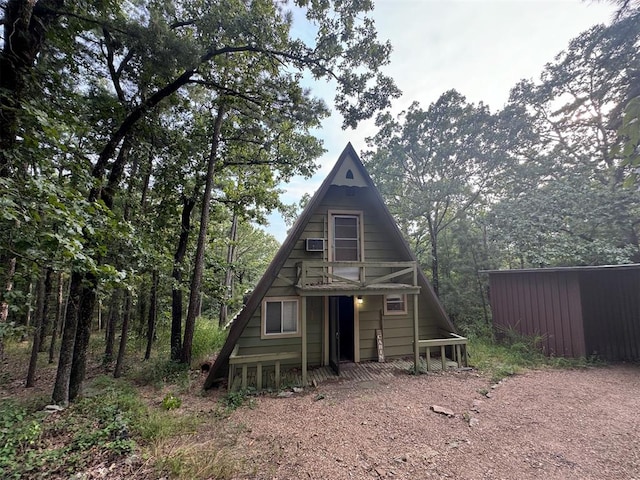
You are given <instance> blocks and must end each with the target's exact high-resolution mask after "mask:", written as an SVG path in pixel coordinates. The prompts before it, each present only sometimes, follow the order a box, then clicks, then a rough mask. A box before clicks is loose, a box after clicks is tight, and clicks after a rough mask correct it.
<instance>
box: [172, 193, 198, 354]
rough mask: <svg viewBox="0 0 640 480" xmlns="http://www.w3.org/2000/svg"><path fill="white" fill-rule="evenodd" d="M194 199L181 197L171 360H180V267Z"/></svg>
mask: <svg viewBox="0 0 640 480" xmlns="http://www.w3.org/2000/svg"><path fill="white" fill-rule="evenodd" d="M195 204H196V201H195V199H193V198H186V197H185V198H183V199H182V220H181V222H180V238H179V239H178V248H177V249H176V253H175V255H174V256H173V272H172V273H171V276H172V277H173V280H174V281H173V289H172V291H171V360H174V361H178V360H180V349H181V347H182V288H181V283H182V268H183V261H184V256H185V254H186V252H187V244H188V242H189V233H190V232H191V212H192V211H193V207H194V206H195Z"/></svg>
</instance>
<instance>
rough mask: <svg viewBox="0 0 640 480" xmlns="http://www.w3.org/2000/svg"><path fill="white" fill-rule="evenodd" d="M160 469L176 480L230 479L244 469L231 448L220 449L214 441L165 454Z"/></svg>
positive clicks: (195, 444)
mask: <svg viewBox="0 0 640 480" xmlns="http://www.w3.org/2000/svg"><path fill="white" fill-rule="evenodd" d="M158 468H159V469H160V470H161V471H163V472H166V473H168V474H169V475H171V476H172V477H174V478H190V479H193V480H200V479H202V480H204V479H209V478H215V479H220V480H224V479H230V478H235V477H236V476H237V473H238V471H240V470H241V469H242V462H241V461H240V460H239V459H237V458H235V456H234V451H233V449H232V448H230V447H223V448H219V447H218V446H217V445H216V444H215V443H214V441H213V440H209V441H206V442H203V443H192V444H188V445H184V446H181V447H176V448H174V449H172V450H170V451H169V452H167V453H165V454H164V455H163V456H162V457H161V459H160V461H159V464H158Z"/></svg>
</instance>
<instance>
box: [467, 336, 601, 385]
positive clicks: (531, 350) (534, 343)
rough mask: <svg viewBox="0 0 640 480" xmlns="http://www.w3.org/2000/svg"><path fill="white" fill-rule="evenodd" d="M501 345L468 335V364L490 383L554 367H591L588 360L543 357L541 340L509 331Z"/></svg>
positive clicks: (488, 338) (541, 338) (494, 341)
mask: <svg viewBox="0 0 640 480" xmlns="http://www.w3.org/2000/svg"><path fill="white" fill-rule="evenodd" d="M502 337H503V338H502V341H501V342H497V341H496V340H495V339H494V338H493V336H490V335H479V336H475V335H469V345H468V349H469V357H470V358H469V361H470V363H471V364H472V365H473V366H474V367H476V368H477V369H478V370H480V371H482V372H484V373H487V374H489V375H490V376H491V381H492V382H496V383H497V382H499V381H500V380H502V379H503V378H505V377H508V376H511V375H515V374H518V373H521V372H522V371H524V370H525V369H532V368H543V367H557V368H576V367H584V366H587V365H589V364H592V362H591V361H589V360H588V359H584V358H580V359H570V358H562V357H547V356H545V355H544V354H543V353H542V350H541V348H540V344H541V343H542V341H543V337H541V336H533V337H527V336H524V335H521V334H519V333H517V332H515V331H513V330H509V331H505V332H503V335H502Z"/></svg>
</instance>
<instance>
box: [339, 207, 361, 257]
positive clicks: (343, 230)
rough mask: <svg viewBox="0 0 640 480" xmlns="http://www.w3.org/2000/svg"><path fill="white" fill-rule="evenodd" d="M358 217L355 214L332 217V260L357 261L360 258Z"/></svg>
mask: <svg viewBox="0 0 640 480" xmlns="http://www.w3.org/2000/svg"><path fill="white" fill-rule="evenodd" d="M359 220H360V218H359V217H358V216H356V215H335V216H334V217H333V221H334V224H333V226H334V230H333V249H334V250H333V260H334V261H336V262H357V261H359V260H360V226H359V223H360V222H359Z"/></svg>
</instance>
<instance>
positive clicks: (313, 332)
mask: <svg viewBox="0 0 640 480" xmlns="http://www.w3.org/2000/svg"><path fill="white" fill-rule="evenodd" d="M275 291H276V292H277V291H279V290H278V289H275ZM268 296H269V297H276V296H281V295H280V294H278V293H276V294H274V295H268ZM261 312H262V306H261V307H259V308H258V309H257V310H256V312H255V313H254V315H253V316H252V317H251V320H249V323H248V324H247V327H246V328H245V330H244V332H243V334H242V336H241V337H240V339H239V341H238V345H240V355H253V354H260V353H277V352H300V351H301V350H302V338H301V337H293V338H266V339H263V338H261V336H260V329H261ZM323 320H324V311H323V307H322V299H321V298H309V299H307V349H308V350H307V351H308V359H309V360H308V362H309V365H310V366H312V365H320V364H321V363H322V338H323V337H322V323H323ZM285 364H286V362H283V365H285ZM298 364H299V363H298Z"/></svg>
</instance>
